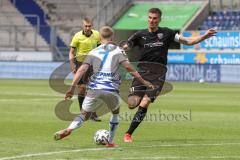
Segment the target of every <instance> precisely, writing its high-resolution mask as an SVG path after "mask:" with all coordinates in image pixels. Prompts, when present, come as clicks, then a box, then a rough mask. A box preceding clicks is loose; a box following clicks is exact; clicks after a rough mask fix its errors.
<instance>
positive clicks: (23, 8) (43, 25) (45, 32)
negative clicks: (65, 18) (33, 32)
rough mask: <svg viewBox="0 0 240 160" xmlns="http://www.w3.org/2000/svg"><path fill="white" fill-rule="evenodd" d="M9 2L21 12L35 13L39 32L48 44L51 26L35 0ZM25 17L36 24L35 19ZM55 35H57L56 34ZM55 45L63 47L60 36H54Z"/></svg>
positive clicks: (13, 0) (24, 13) (12, 0)
mask: <svg viewBox="0 0 240 160" xmlns="http://www.w3.org/2000/svg"><path fill="white" fill-rule="evenodd" d="M11 3H12V4H13V5H14V6H15V7H16V8H17V9H18V10H19V11H20V12H21V13H22V14H23V15H26V14H32V15H37V16H38V17H39V20H40V28H39V29H40V30H39V34H40V35H41V36H42V37H43V38H44V39H45V41H47V43H48V44H50V41H51V39H50V33H51V28H50V26H49V24H48V23H47V22H46V19H45V13H44V11H43V10H42V8H41V7H39V5H38V4H37V3H36V1H35V0H28V1H26V0H17V1H16V0H11ZM25 18H26V19H27V20H28V21H29V22H30V23H31V24H32V25H33V26H35V25H36V21H34V20H32V18H30V17H26V16H25ZM56 36H57V35H56ZM56 45H57V46H58V47H65V46H66V45H65V43H64V42H63V41H62V40H61V38H60V37H58V36H57V37H56Z"/></svg>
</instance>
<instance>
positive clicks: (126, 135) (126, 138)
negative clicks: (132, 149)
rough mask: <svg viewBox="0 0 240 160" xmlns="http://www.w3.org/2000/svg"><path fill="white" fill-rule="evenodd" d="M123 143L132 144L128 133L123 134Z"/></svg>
mask: <svg viewBox="0 0 240 160" xmlns="http://www.w3.org/2000/svg"><path fill="white" fill-rule="evenodd" d="M123 141H124V142H133V139H132V136H131V135H130V134H129V133H125V135H124V137H123Z"/></svg>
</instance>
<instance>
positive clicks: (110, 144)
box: [106, 143, 118, 148]
mask: <svg viewBox="0 0 240 160" xmlns="http://www.w3.org/2000/svg"><path fill="white" fill-rule="evenodd" d="M106 147H107V148H114V147H118V145H117V144H115V143H107V144H106Z"/></svg>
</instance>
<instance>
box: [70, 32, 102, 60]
mask: <svg viewBox="0 0 240 160" xmlns="http://www.w3.org/2000/svg"><path fill="white" fill-rule="evenodd" d="M99 44H100V35H99V32H98V31H96V30H93V29H92V34H91V36H90V37H86V36H85V35H84V34H83V31H80V32H77V33H76V34H75V35H74V36H73V39H72V42H71V44H70V47H73V48H76V49H77V52H76V58H77V61H79V62H83V61H84V58H85V57H86V55H87V54H88V53H89V52H90V51H91V50H92V49H94V48H95V47H97V45H99Z"/></svg>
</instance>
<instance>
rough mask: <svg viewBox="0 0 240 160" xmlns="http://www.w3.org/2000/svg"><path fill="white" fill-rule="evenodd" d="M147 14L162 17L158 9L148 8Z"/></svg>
mask: <svg viewBox="0 0 240 160" xmlns="http://www.w3.org/2000/svg"><path fill="white" fill-rule="evenodd" d="M148 13H157V14H158V15H159V17H161V16H162V11H161V10H160V9H159V8H150V9H149V10H148Z"/></svg>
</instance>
